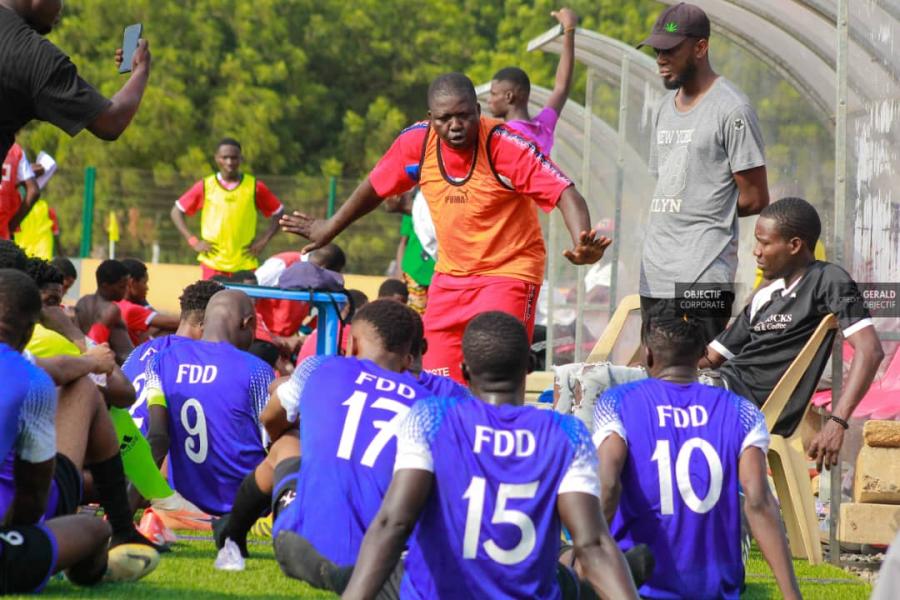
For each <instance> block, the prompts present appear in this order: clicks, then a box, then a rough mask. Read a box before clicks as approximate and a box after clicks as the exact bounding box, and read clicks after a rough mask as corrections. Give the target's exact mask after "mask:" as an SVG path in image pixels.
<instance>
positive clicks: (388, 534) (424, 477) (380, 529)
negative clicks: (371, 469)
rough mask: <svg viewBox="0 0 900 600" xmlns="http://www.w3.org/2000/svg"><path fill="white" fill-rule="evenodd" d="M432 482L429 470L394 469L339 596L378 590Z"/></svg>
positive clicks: (366, 594)
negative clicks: (351, 571) (395, 470)
mask: <svg viewBox="0 0 900 600" xmlns="http://www.w3.org/2000/svg"><path fill="white" fill-rule="evenodd" d="M433 484H434V474H433V473H431V472H430V471H423V470H420V469H400V470H398V471H397V472H396V473H394V478H393V479H392V480H391V485H390V487H389V488H388V491H387V494H385V496H384V500H383V501H382V502H381V508H380V509H379V511H378V514H377V515H375V518H374V519H373V520H372V523H371V524H370V525H369V529H368V530H367V531H366V537H365V538H363V542H362V546H360V548H359V558H358V559H357V561H356V566H355V567H353V576H352V577H351V578H350V582H349V583H348V584H347V589H346V590H344V594H343V596H341V597H342V598H359V599H365V598H374V597H375V596H376V595H377V594H378V592H379V591H380V590H381V588H382V586H383V585H384V582H385V581H387V578H388V576H390V574H391V571H392V570H393V569H394V566H395V565H396V564H397V561H398V560H400V553H401V552H402V551H403V546H404V544H405V543H406V540H407V538H409V534H410V533H412V530H413V527H415V525H416V521H418V520H419V514H420V513H421V512H422V508H423V507H424V506H425V501H426V500H428V495H429V494H430V493H431V486H432V485H433Z"/></svg>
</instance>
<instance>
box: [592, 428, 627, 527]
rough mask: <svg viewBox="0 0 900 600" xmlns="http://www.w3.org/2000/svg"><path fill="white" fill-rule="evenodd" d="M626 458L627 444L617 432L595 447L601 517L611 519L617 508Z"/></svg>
mask: <svg viewBox="0 0 900 600" xmlns="http://www.w3.org/2000/svg"><path fill="white" fill-rule="evenodd" d="M627 458H628V445H627V444H626V443H625V440H623V439H622V438H621V437H619V435H618V434H616V433H613V434H610V435H609V437H607V438H606V439H605V440H603V443H602V444H600V447H599V448H597V459H598V460H599V461H600V469H599V472H598V476H599V478H600V489H601V490H603V491H602V494H601V496H602V498H601V500H600V504H601V506H602V507H603V517H604V518H605V519H606V521H607V522H609V521H612V518H613V516H614V515H615V514H616V510H617V509H618V508H619V497H620V496H621V495H622V480H621V479H620V477H621V475H622V468H623V467H624V466H625V460H626V459H627Z"/></svg>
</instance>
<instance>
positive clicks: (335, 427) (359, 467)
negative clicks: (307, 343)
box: [266, 300, 430, 592]
mask: <svg viewBox="0 0 900 600" xmlns="http://www.w3.org/2000/svg"><path fill="white" fill-rule="evenodd" d="M421 335H422V324H421V318H420V317H419V316H418V315H417V314H416V313H415V311H413V310H412V309H410V308H408V307H406V306H404V305H402V304H400V303H398V302H393V301H389V300H378V301H375V302H372V303H370V304H367V305H366V306H364V307H363V308H361V309H360V310H359V312H358V313H356V315H355V316H354V319H353V331H352V338H351V342H350V349H349V350H350V351H349V356H348V357H341V356H316V357H313V358H310V359H307V360H306V361H304V362H303V363H302V364H301V366H300V368H299V369H298V370H297V371H296V372H295V373H294V375H293V376H292V377H291V380H290V381H289V382H288V383H286V384H283V385H281V386H280V387H279V388H278V390H277V401H276V399H275V398H273V402H272V403H270V405H269V406H268V407H267V410H266V412H267V413H269V414H271V412H273V410H274V412H275V413H276V414H277V415H278V417H277V418H269V419H267V421H266V425H267V428H268V430H269V431H271V432H272V433H273V434H275V433H277V432H278V431H279V429H281V430H283V429H284V425H285V424H287V423H292V422H297V420H298V419H299V425H300V439H302V440H303V462H302V465H301V462H300V458H299V456H297V457H295V458H294V459H293V460H284V457H282V460H281V462H280V463H278V465H277V467H276V469H275V474H274V482H275V483H274V489H275V493H274V500H275V502H274V511H275V512H274V515H273V517H274V527H273V529H272V536H273V538H274V541H275V556H276V558H277V559H278V562H279V564H280V565H281V568H282V570H283V571H284V572H285V574H287V575H288V576H290V577H294V578H297V579H301V580H304V581H306V582H308V583H310V584H312V585H313V586H315V587H320V588H326V589H331V590H332V591H336V592H340V591H341V586H342V584H340V583H339V582H336V581H331V580H329V579H328V578H327V577H323V572H322V570H321V569H320V568H319V567H318V565H319V562H320V561H322V560H324V561H327V563H328V564H329V565H330V566H331V567H332V568H336V567H344V566H350V565H352V564H353V563H354V562H356V555H357V552H358V551H359V545H360V543H361V542H362V538H363V535H364V534H365V528H366V526H367V525H368V523H369V522H370V521H371V520H372V518H373V517H374V516H375V513H376V512H377V510H378V505H379V504H380V502H381V499H382V498H383V497H384V493H385V491H386V490H387V486H388V484H389V483H390V479H391V468H392V465H393V461H394V455H395V452H396V434H397V430H398V427H399V425H400V422H401V421H402V420H403V417H404V416H405V415H406V413H407V412H408V411H409V408H410V406H412V404H413V403H414V402H415V401H416V400H417V399H419V398H423V397H426V396H428V395H430V394H429V392H427V391H426V390H425V389H423V388H422V387H420V386H419V384H418V382H417V381H416V378H415V376H414V375H412V374H411V373H409V372H408V371H409V368H410V366H411V364H412V362H413V359H414V356H413V353H414V351H416V350H417V349H416V348H414V345H418V344H417V342H418V340H420V339H421ZM415 353H416V354H418V352H415ZM279 421H281V423H280V426H279ZM295 448H296V446H295ZM336 532H340V534H337V535H336ZM309 549H313V550H312V552H313V553H312V554H308V553H307V550H309ZM343 581H344V582H346V578H344V579H343Z"/></svg>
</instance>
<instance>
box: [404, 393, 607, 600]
mask: <svg viewBox="0 0 900 600" xmlns="http://www.w3.org/2000/svg"><path fill="white" fill-rule="evenodd" d="M596 467H597V459H596V455H595V454H594V449H593V446H592V445H591V439H590V435H589V433H588V431H587V428H586V427H585V426H584V424H582V423H581V421H579V420H577V419H575V418H574V417H572V416H568V415H561V414H559V413H555V412H552V411H544V410H539V409H537V408H532V407H525V406H493V405H489V404H487V403H485V402H483V401H481V400H479V399H477V398H475V397H473V396H467V397H461V398H450V399H448V398H437V397H432V398H428V399H425V400H423V401H421V402H418V403H417V404H416V405H415V406H413V409H412V411H411V412H410V414H409V416H408V417H407V420H406V421H405V423H404V425H403V429H402V430H401V433H400V438H399V442H398V448H397V463H396V465H395V470H398V471H399V470H402V469H421V470H427V471H431V472H432V473H434V487H433V488H432V491H431V495H430V497H429V498H428V500H427V502H426V504H425V507H424V509H423V511H422V514H421V515H420V516H419V521H418V525H417V527H416V530H415V533H414V534H413V538H412V540H411V543H410V548H409V553H408V555H407V559H406V573H405V575H404V578H403V581H402V583H401V588H400V595H401V597H402V598H416V599H418V598H422V599H424V598H454V599H456V598H551V599H556V598H560V596H561V591H560V588H559V584H558V583H557V579H556V571H557V555H558V552H559V547H560V518H559V513H558V511H557V508H556V502H557V496H559V495H561V494H565V493H570V492H580V493H587V494H591V495H594V496H598V497H599V494H600V485H599V482H598V480H597V473H596ZM598 510H599V506H598Z"/></svg>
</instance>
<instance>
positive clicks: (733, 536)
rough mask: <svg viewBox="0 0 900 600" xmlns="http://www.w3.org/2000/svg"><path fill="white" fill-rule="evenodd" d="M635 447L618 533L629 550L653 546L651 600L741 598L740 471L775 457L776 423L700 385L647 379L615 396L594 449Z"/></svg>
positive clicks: (609, 398)
mask: <svg viewBox="0 0 900 600" xmlns="http://www.w3.org/2000/svg"><path fill="white" fill-rule="evenodd" d="M613 434H615V435H618V436H620V437H621V438H622V439H623V440H624V441H625V442H626V443H627V445H628V457H627V459H626V461H625V464H624V467H623V469H622V474H621V482H622V494H621V498H620V500H619V509H618V511H617V512H616V516H615V517H614V518H613V520H612V523H610V531H611V532H612V534H613V536H614V537H615V538H616V541H618V542H619V546H620V547H621V548H622V550H628V549H629V548H631V547H632V546H634V545H636V544H647V545H649V546H650V549H651V551H652V552H653V556H654V557H655V559H656V568H655V569H654V571H653V575H652V577H651V578H650V580H649V581H647V583H645V584H644V585H643V586H642V587H641V589H640V590H639V592H640V594H641V596H642V597H644V598H696V599H697V600H702V599H705V598H738V596H739V595H740V585H741V582H742V581H743V578H744V566H743V562H742V560H741V537H740V532H741V525H740V520H741V508H740V502H739V499H738V484H739V480H738V461H739V460H740V456H741V453H742V452H743V451H744V450H745V449H747V448H749V447H751V446H752V447H757V448H759V449H760V450H762V452H763V453H764V454H765V452H766V451H767V449H768V443H769V434H768V431H767V430H766V421H765V418H764V417H763V415H762V413H761V412H760V411H759V409H758V408H756V406H755V405H754V404H752V403H751V402H750V401H748V400H746V399H744V398H742V397H741V396H738V395H736V394H733V393H732V392H729V391H728V390H724V389H721V388H716V387H711V386H707V385H703V384H700V383H691V384H679V383H672V382H668V381H662V380H660V379H645V380H642V381H636V382H634V383H628V384H625V385H621V386H617V387H615V388H612V389H610V390H608V391H607V392H606V393H605V394H603V396H602V397H601V398H600V400H599V401H598V402H597V404H596V406H595V408H594V443H595V444H596V445H597V446H598V447H599V445H600V444H602V443H603V441H604V440H605V439H606V438H607V437H608V436H610V435H613Z"/></svg>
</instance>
